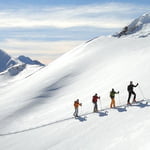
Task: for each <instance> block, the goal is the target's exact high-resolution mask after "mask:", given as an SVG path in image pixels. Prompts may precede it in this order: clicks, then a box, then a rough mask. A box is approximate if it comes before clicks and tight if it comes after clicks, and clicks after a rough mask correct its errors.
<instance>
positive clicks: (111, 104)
mask: <svg viewBox="0 0 150 150" xmlns="http://www.w3.org/2000/svg"><path fill="white" fill-rule="evenodd" d="M112 106H113V101H112V98H111V103H110V108H112Z"/></svg>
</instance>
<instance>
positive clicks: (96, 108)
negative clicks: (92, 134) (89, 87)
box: [92, 93, 100, 112]
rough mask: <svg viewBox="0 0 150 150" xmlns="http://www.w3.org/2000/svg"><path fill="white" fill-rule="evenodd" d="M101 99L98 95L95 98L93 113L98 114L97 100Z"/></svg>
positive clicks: (93, 100)
mask: <svg viewBox="0 0 150 150" xmlns="http://www.w3.org/2000/svg"><path fill="white" fill-rule="evenodd" d="M98 99H100V96H99V97H98V96H97V93H96V94H95V95H94V96H93V99H92V102H93V104H94V110H93V112H98V107H97V100H98Z"/></svg>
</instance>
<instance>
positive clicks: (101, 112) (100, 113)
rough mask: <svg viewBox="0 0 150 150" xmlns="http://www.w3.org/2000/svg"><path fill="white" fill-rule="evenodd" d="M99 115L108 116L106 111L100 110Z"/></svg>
mask: <svg viewBox="0 0 150 150" xmlns="http://www.w3.org/2000/svg"><path fill="white" fill-rule="evenodd" d="M99 116H100V117H105V116H108V111H100V112H99Z"/></svg>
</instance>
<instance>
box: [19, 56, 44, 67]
mask: <svg viewBox="0 0 150 150" xmlns="http://www.w3.org/2000/svg"><path fill="white" fill-rule="evenodd" d="M17 59H18V60H20V61H21V62H23V63H25V64H29V65H40V66H45V65H44V64H42V63H41V62H39V61H37V60H32V59H31V58H29V57H26V56H24V55H21V56H19V57H18V58H17Z"/></svg>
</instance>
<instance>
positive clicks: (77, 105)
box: [74, 101, 82, 108]
mask: <svg viewBox="0 0 150 150" xmlns="http://www.w3.org/2000/svg"><path fill="white" fill-rule="evenodd" d="M79 105H80V106H81V105H82V104H81V103H79V102H77V101H75V102H74V107H75V108H78V107H79Z"/></svg>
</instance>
